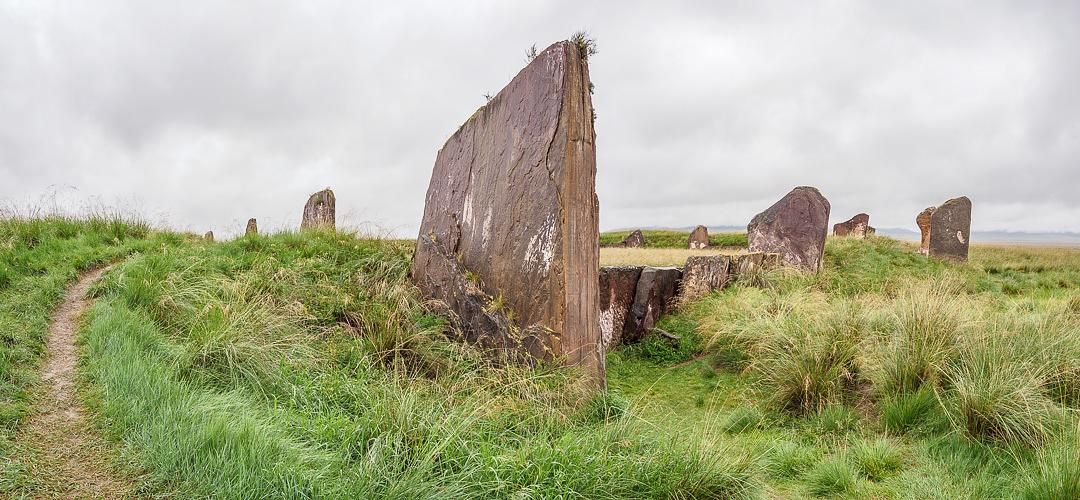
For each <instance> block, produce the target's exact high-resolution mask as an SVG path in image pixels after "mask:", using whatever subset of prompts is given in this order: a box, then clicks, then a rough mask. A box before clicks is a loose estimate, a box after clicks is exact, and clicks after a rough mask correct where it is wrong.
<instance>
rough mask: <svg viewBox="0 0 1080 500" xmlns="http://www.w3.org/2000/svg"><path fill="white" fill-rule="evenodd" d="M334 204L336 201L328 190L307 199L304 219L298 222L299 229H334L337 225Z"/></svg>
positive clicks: (332, 193)
mask: <svg viewBox="0 0 1080 500" xmlns="http://www.w3.org/2000/svg"><path fill="white" fill-rule="evenodd" d="M336 204H337V200H335V199H334V192H333V191H331V190H330V188H326V189H324V190H322V191H319V192H318V193H315V194H313V195H311V196H310V197H308V201H307V203H305V204H304V219H303V220H302V221H301V222H300V229H301V230H304V229H314V228H326V229H334V228H335V227H336V224H337V218H336V215H335V212H336V210H337V209H336V207H335V205H336Z"/></svg>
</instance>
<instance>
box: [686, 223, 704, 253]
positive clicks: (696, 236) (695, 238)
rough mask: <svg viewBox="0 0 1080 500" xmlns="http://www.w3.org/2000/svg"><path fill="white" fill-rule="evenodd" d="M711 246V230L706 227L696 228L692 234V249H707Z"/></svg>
mask: <svg viewBox="0 0 1080 500" xmlns="http://www.w3.org/2000/svg"><path fill="white" fill-rule="evenodd" d="M708 246H709V228H707V227H705V226H698V227H695V228H694V230H693V231H691V232H690V241H689V247H690V248H691V249H695V250H696V249H701V248H707V247H708Z"/></svg>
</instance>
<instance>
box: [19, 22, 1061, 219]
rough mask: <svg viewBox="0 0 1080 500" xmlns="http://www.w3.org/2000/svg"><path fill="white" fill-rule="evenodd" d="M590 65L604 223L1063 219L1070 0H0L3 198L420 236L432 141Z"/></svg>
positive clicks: (441, 140) (170, 215)
mask: <svg viewBox="0 0 1080 500" xmlns="http://www.w3.org/2000/svg"><path fill="white" fill-rule="evenodd" d="M580 29H586V30H588V31H589V33H591V35H592V36H593V37H594V38H595V39H596V40H597V43H598V46H599V53H598V54H597V55H595V56H594V57H593V58H592V60H591V62H590V64H591V72H592V78H593V82H594V83H595V85H596V93H595V95H594V105H595V107H596V111H597V115H598V118H597V122H596V130H597V159H598V172H597V191H598V194H599V197H600V207H601V208H600V221H601V228H602V229H610V228H624V227H637V226H692V225H696V224H711V225H745V224H746V222H747V221H748V220H749V219H750V218H751V217H752V216H753V215H754V214H755V213H757V212H759V211H761V210H762V209H764V208H766V207H767V206H769V205H770V204H772V203H773V202H774V201H775V200H776V199H778V198H779V197H780V196H782V195H783V194H785V193H786V192H787V191H788V190H790V189H791V188H792V187H794V186H797V185H803V184H809V185H813V186H816V187H818V188H819V189H821V191H822V193H824V194H825V196H826V197H828V198H829V200H830V202H831V203H832V219H833V222H838V221H842V220H845V219H847V218H848V217H850V216H851V215H854V214H855V213H857V212H862V211H865V212H868V213H869V214H870V215H871V224H872V225H875V226H879V227H909V228H911V229H915V224H914V217H915V215H916V214H917V213H918V212H919V211H920V210H921V209H922V208H924V207H926V206H928V205H935V204H939V203H941V202H942V201H944V200H945V199H947V198H950V197H953V196H958V195H962V194H965V195H968V196H969V197H970V198H971V199H972V201H973V204H974V209H973V221H972V226H973V228H975V229H981V230H990V229H1009V230H1035V231H1080V195H1078V193H1080V63H1078V62H1080V2H1075V1H1062V2H1021V1H1015V2H994V1H978V2H955V3H954V2H925V3H924V2H910V1H909V2H893V1H881V2H865V1H851V2H844V1H837V2H806V1H793V2H758V1H746V2H685V3H680V2H664V3H663V5H660V2H625V1H619V2H581V1H568V2H535V1H534V2H523V1H513V2H506V1H503V2H464V1H455V2H450V1H433V2H408V1H402V2H374V3H371V4H366V3H364V2H356V1H343V2H313V1H294V2H274V1H260V2H244V1H235V2H233V1H230V2H218V1H214V2H203V1H183V2H178V1H160V2H148V1H141V0H138V1H136V0H132V1H126V2H125V1H110V0H97V1H93V2H75V1H67V2H52V1H45V0H32V1H30V0H28V1H11V0H0V200H3V201H5V202H8V203H15V204H21V205H23V206H25V205H26V204H27V203H40V202H41V201H40V200H42V199H43V198H42V197H45V199H52V198H53V197H55V198H57V199H62V200H66V201H65V203H92V204H102V203H103V204H107V205H119V206H122V207H125V208H127V209H138V210H139V211H140V212H141V213H142V214H144V215H145V216H147V217H149V218H151V219H152V220H154V221H157V222H159V223H161V224H168V225H169V226H171V227H175V228H179V229H189V230H193V231H198V232H202V231H205V230H207V229H213V230H214V231H215V232H216V233H218V234H221V235H227V234H232V233H235V232H238V231H242V229H243V224H244V222H245V221H246V220H247V218H248V217H258V219H259V221H260V226H262V227H263V228H280V227H292V226H295V225H297V224H298V223H299V220H300V215H301V209H302V206H303V203H304V201H305V200H306V198H307V196H308V195H309V194H310V193H312V192H314V191H317V190H319V189H322V188H324V187H327V186H329V187H332V188H333V189H334V191H335V192H336V194H337V200H338V214H339V223H342V224H345V225H353V226H361V225H363V226H364V227H366V228H367V229H369V230H378V231H380V232H383V233H393V234H398V235H403V236H414V235H415V231H416V230H417V228H418V227H419V222H420V216H421V214H422V209H423V202H424V195H425V192H426V189H427V184H428V180H429V178H430V175H431V168H432V164H433V162H434V160H435V155H436V153H437V151H438V149H439V148H440V147H441V146H442V144H443V143H444V142H445V141H446V139H447V138H449V136H450V134H451V133H453V132H454V131H455V130H456V129H457V127H458V126H459V125H460V124H461V123H462V122H463V121H464V120H465V119H466V118H468V117H469V115H471V114H472V113H473V111H475V109H476V108H477V107H479V106H481V105H482V104H483V103H484V98H483V95H484V94H485V93H492V94H494V93H496V92H498V91H499V90H500V89H501V88H502V87H503V86H504V85H505V84H506V83H507V82H508V81H509V80H510V78H512V77H513V76H514V75H515V74H516V73H517V71H518V70H520V69H521V67H522V66H523V65H524V64H525V53H526V50H527V49H528V47H529V46H530V45H532V44H537V45H538V47H539V48H541V49H542V48H544V47H546V46H547V45H549V44H550V43H552V42H554V41H557V40H560V39H565V38H567V37H568V36H569V35H570V34H572V33H573V32H574V31H577V30H580Z"/></svg>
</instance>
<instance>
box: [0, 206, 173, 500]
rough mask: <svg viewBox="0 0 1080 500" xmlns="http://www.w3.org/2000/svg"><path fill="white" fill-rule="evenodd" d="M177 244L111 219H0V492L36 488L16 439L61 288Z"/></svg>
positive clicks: (111, 216)
mask: <svg viewBox="0 0 1080 500" xmlns="http://www.w3.org/2000/svg"><path fill="white" fill-rule="evenodd" d="M181 239H182V237H181V236H178V235H174V234H167V233H157V232H153V231H151V230H150V228H149V227H148V226H147V225H146V224H145V223H142V222H139V221H135V220H131V219H129V218H126V217H122V216H119V215H114V214H104V213H102V214H98V215H92V216H87V217H78V218H76V217H67V216H59V215H53V216H44V217H35V218H21V217H5V218H0V457H2V460H0V493H7V494H15V493H17V492H23V493H25V492H27V491H31V490H32V488H33V487H34V484H35V483H36V480H35V477H34V474H33V471H32V470H30V469H29V468H28V467H29V465H28V464H27V463H26V461H27V459H28V458H29V457H27V456H22V455H16V453H25V452H26V451H27V450H25V449H18V448H15V443H14V437H15V434H16V432H17V430H18V426H19V423H20V422H21V421H22V420H23V418H24V417H25V416H26V414H27V411H28V410H29V408H30V405H31V403H32V401H33V391H34V389H35V387H36V385H37V384H38V382H39V378H38V366H39V364H40V362H41V357H42V355H43V353H44V344H45V334H46V330H47V328H48V322H49V317H50V315H51V313H52V309H53V307H54V306H55V305H56V304H57V303H58V302H59V301H60V300H61V299H62V297H63V295H64V291H65V289H66V288H67V286H68V285H69V284H70V283H72V282H73V281H74V280H75V279H76V278H77V277H78V275H79V274H80V273H82V272H84V271H86V270H88V269H90V268H92V267H95V266H98V265H102V264H105V263H108V262H111V261H114V260H116V259H119V258H122V257H124V256H126V255H129V254H131V253H134V252H139V251H157V250H159V249H160V248H163V247H165V246H171V245H176V244H179V242H180V241H181Z"/></svg>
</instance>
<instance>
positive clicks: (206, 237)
mask: <svg viewBox="0 0 1080 500" xmlns="http://www.w3.org/2000/svg"><path fill="white" fill-rule="evenodd" d="M203 239H204V240H206V241H209V242H210V243H213V242H214V232H213V231H207V232H206V234H204V235H203Z"/></svg>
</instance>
